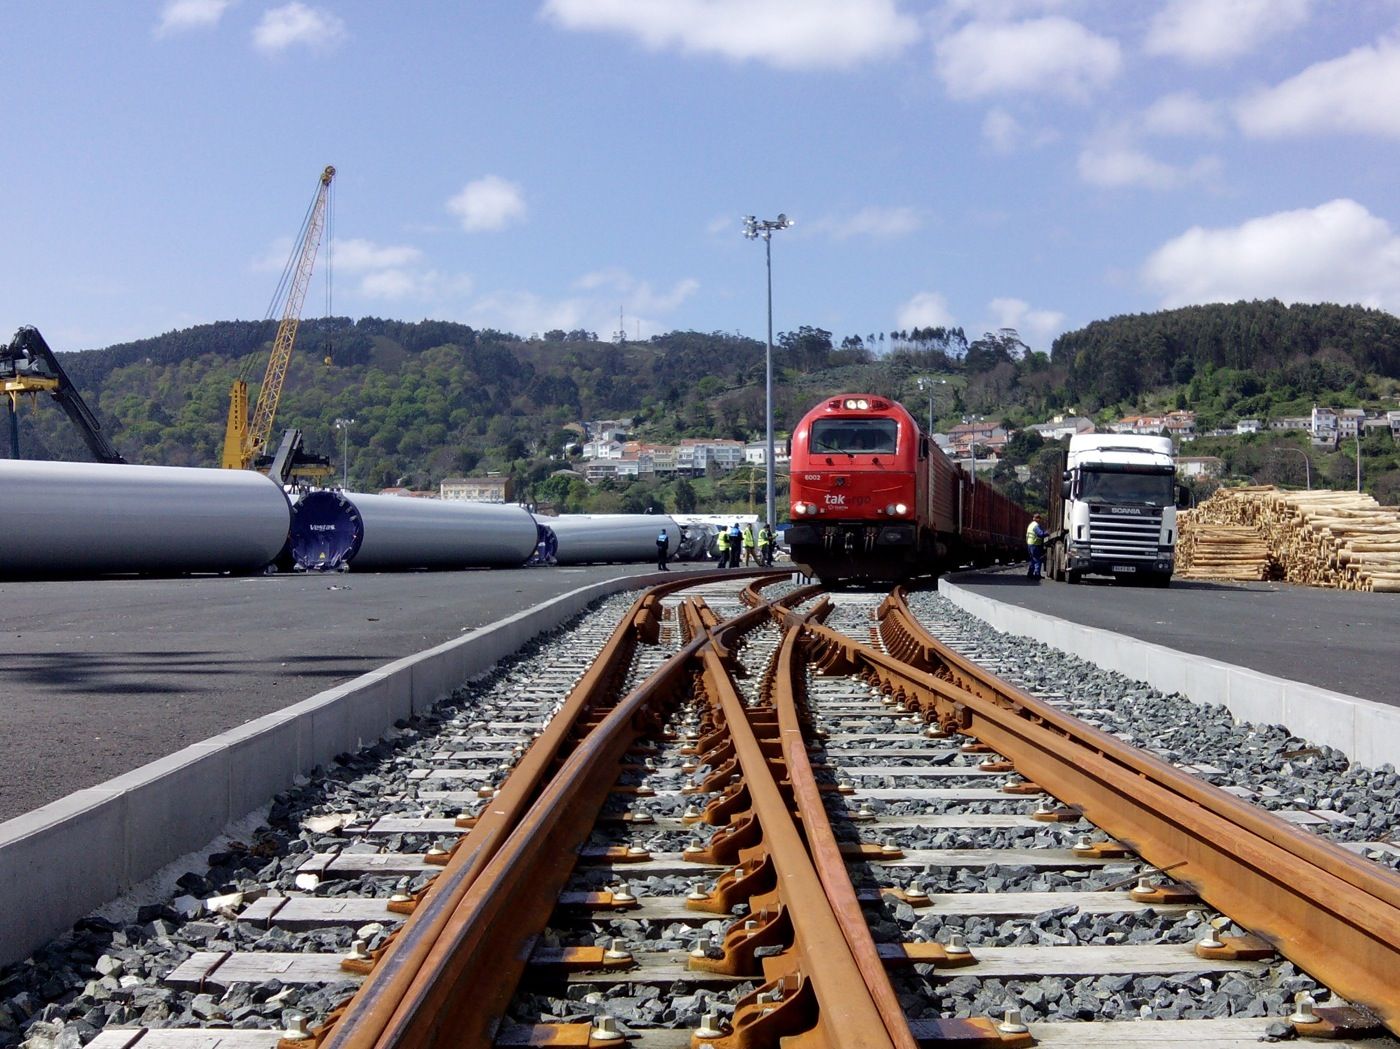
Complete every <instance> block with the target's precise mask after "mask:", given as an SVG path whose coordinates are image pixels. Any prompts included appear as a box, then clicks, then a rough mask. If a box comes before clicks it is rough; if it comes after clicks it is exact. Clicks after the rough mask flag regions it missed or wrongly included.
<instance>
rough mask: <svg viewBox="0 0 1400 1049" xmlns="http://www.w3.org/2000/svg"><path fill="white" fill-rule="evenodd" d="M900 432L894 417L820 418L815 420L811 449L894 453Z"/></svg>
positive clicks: (876, 453) (867, 453)
mask: <svg viewBox="0 0 1400 1049" xmlns="http://www.w3.org/2000/svg"><path fill="white" fill-rule="evenodd" d="M898 436H899V424H898V423H897V422H895V420H893V419H818V420H816V421H815V422H814V423H812V451H814V452H836V453H838V454H842V455H893V454H894V452H895V444H896V441H897V439H898Z"/></svg>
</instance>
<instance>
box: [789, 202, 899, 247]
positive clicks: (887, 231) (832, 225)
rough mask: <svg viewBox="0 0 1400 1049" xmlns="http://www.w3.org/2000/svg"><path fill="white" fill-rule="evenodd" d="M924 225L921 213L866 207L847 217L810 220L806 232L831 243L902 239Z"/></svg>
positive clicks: (897, 208)
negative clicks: (826, 239)
mask: <svg viewBox="0 0 1400 1049" xmlns="http://www.w3.org/2000/svg"><path fill="white" fill-rule="evenodd" d="M923 224H924V218H923V213H922V212H920V211H919V209H918V208H910V207H875V206H872V207H865V208H861V209H860V210H859V211H857V212H854V213H853V214H850V215H830V216H825V217H822V218H818V219H813V220H812V221H811V222H810V223H807V224H806V226H805V232H809V233H816V234H821V235H823V236H828V237H831V238H832V239H833V240H850V239H851V238H852V237H877V238H887V237H904V236H908V235H909V234H910V233H913V232H915V231H916V230H918V229H919V228H920V227H922V226H923Z"/></svg>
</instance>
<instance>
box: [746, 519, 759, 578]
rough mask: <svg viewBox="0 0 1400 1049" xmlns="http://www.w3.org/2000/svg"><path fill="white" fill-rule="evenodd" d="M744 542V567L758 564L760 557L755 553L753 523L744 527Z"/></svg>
mask: <svg viewBox="0 0 1400 1049" xmlns="http://www.w3.org/2000/svg"><path fill="white" fill-rule="evenodd" d="M743 543H744V567H745V568H747V567H748V566H749V565H756V564H758V558H757V557H756V556H755V555H754V538H753V526H752V525H750V526H748V527H747V528H745V529H744V536H743Z"/></svg>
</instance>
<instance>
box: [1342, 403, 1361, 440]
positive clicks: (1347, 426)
mask: <svg viewBox="0 0 1400 1049" xmlns="http://www.w3.org/2000/svg"><path fill="white" fill-rule="evenodd" d="M1365 421H1366V411H1365V409H1363V408H1341V409H1338V411H1337V436H1338V437H1339V438H1340V439H1342V440H1350V439H1351V438H1353V437H1355V436H1356V435H1357V434H1358V433H1359V432H1360V431H1361V425H1362V424H1363V423H1364V422H1365Z"/></svg>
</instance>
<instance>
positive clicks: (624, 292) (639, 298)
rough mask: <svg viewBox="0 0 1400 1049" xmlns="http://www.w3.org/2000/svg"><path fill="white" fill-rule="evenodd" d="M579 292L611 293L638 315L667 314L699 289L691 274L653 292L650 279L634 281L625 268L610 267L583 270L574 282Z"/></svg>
mask: <svg viewBox="0 0 1400 1049" xmlns="http://www.w3.org/2000/svg"><path fill="white" fill-rule="evenodd" d="M574 287H575V288H577V289H579V290H580V291H598V290H599V289H602V290H605V291H607V292H610V293H612V298H613V300H614V301H615V302H616V303H617V304H618V305H620V306H622V308H623V309H624V310H625V311H626V312H628V313H635V314H638V315H643V314H652V313H670V312H671V311H672V310H674V309H676V308H677V307H678V306H680V305H681V303H683V302H685V300H686V299H688V298H690V297H691V296H692V295H694V294H695V293H696V292H697V291H698V290H699V289H700V282H699V281H698V280H696V279H695V278H693V277H685V278H683V279H682V280H678V281H676V283H675V284H673V285H672V286H671V288H670V290H669V291H661V292H658V291H655V290H653V288H652V286H651V282H650V281H645V280H638V279H637V278H636V277H634V276H632V275H631V274H630V273H628V272H627V271H626V270H623V269H619V268H616V267H614V268H611V269H604V270H595V271H594V272H592V273H585V274H584V275H583V276H582V277H580V278H579V279H578V280H576V281H574Z"/></svg>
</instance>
